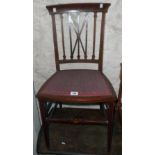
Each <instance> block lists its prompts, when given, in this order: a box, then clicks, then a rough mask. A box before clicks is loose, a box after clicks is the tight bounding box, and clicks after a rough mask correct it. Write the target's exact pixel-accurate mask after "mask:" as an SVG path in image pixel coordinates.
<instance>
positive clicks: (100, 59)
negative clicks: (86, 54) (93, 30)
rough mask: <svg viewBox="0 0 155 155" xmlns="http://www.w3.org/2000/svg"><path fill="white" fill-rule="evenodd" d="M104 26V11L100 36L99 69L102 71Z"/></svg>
mask: <svg viewBox="0 0 155 155" xmlns="http://www.w3.org/2000/svg"><path fill="white" fill-rule="evenodd" d="M104 27H105V13H104V12H102V18H101V36H100V49H99V66H98V69H99V70H100V71H101V72H102V68H103V53H104V51H103V49H104Z"/></svg>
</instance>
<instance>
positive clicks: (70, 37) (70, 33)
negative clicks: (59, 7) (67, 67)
mask: <svg viewBox="0 0 155 155" xmlns="http://www.w3.org/2000/svg"><path fill="white" fill-rule="evenodd" d="M69 18H71V17H70V15H68V26H69V39H70V52H71V55H70V58H71V59H73V52H72V32H71V24H70V19H69Z"/></svg>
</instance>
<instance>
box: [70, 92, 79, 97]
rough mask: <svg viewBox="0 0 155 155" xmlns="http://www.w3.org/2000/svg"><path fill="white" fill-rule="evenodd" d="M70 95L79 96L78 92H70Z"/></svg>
mask: <svg viewBox="0 0 155 155" xmlns="http://www.w3.org/2000/svg"><path fill="white" fill-rule="evenodd" d="M70 95H71V96H78V95H79V93H78V92H77V91H71V92H70Z"/></svg>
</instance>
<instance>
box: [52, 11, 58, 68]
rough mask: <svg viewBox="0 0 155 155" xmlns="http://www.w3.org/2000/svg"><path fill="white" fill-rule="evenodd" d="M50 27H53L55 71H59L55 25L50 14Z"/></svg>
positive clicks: (53, 17)
mask: <svg viewBox="0 0 155 155" xmlns="http://www.w3.org/2000/svg"><path fill="white" fill-rule="evenodd" d="M52 23H53V24H52V25H53V40H54V50H55V62H56V70H57V71H59V70H60V66H59V53H58V43H57V33H56V23H55V15H54V14H52Z"/></svg>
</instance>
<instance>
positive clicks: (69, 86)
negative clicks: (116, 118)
mask: <svg viewBox="0 0 155 155" xmlns="http://www.w3.org/2000/svg"><path fill="white" fill-rule="evenodd" d="M109 6H110V4H109V3H102V4H100V3H78V4H61V5H50V6H46V8H47V10H48V11H49V14H50V15H51V17H52V28H53V41H54V51H55V62H56V73H55V74H54V75H52V76H51V77H50V78H49V79H48V80H47V81H46V82H45V83H44V84H43V86H42V87H41V88H40V90H39V92H38V94H37V98H38V100H39V105H40V111H41V116H42V125H43V129H44V135H45V140H46V144H47V146H49V139H48V136H49V135H48V134H49V133H48V124H49V123H50V122H55V123H58V122H61V123H73V124H103V123H101V122H100V121H99V120H96V121H93V120H83V119H73V120H65V118H63V119H55V118H54V117H50V118H49V112H48V111H49V110H50V107H51V105H52V103H56V104H55V106H54V107H53V108H52V110H51V113H53V111H54V110H55V109H57V107H58V105H59V104H60V105H62V104H63V103H75V104H76V105H77V104H80V105H82V104H96V105H100V106H101V109H102V108H103V104H106V105H108V106H107V107H108V109H107V111H108V121H106V125H107V126H108V136H107V137H108V139H107V145H108V151H110V150H111V141H112V126H113V125H112V124H113V111H114V107H115V103H116V101H117V97H116V94H115V91H114V89H113V87H112V85H111V83H110V81H109V80H108V78H107V77H106V76H105V75H104V73H103V53H104V27H105V15H106V13H107V11H108V8H109ZM90 14H91V17H93V20H92V21H93V29H92V30H91V31H89V21H90V20H89V18H90V16H89V15H90ZM98 14H100V15H101V19H100V20H99V22H100V26H99V27H100V35H99V36H97V17H98ZM81 15H83V21H82V20H81V19H80V16H81ZM56 17H57V19H60V23H61V24H60V25H61V28H60V29H57V26H58V24H57V23H56ZM65 19H68V22H67V24H64V20H65ZM65 26H68V32H67V33H68V38H67V39H65V35H66V33H65V31H64V27H65ZM58 33H60V34H61V35H60V36H61V41H58ZM82 33H84V35H83V37H82ZM88 33H91V34H92V37H93V38H92V48H88V40H89V38H88ZM73 34H74V35H75V36H76V39H75V41H73ZM97 37H98V38H99V40H100V43H99V49H98V51H97V50H96V46H95V45H96V44H97V43H96V38H97ZM66 43H68V44H69V46H70V56H67V54H66V53H67V52H66ZM60 46H61V48H60ZM95 51H97V52H98V53H99V55H98V56H97V55H96V53H95ZM89 56H91V57H89ZM66 63H93V64H97V65H98V69H97V70H89V69H70V70H61V69H60V65H62V64H66ZM61 108H62V107H61Z"/></svg>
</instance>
